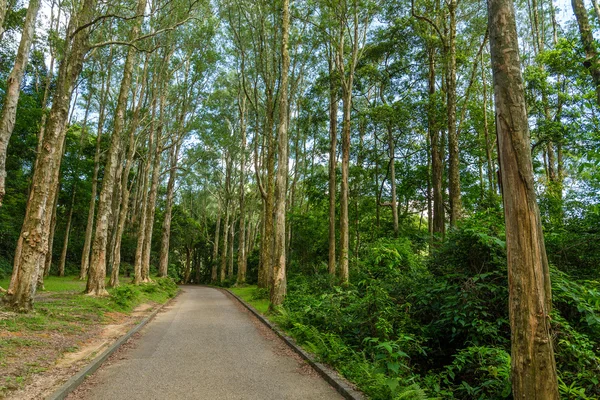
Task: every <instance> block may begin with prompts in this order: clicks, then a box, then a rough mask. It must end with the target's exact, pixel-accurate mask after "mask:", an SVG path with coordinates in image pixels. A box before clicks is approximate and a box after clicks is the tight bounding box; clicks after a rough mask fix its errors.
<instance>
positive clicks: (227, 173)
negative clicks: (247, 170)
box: [219, 152, 231, 283]
mask: <svg viewBox="0 0 600 400" xmlns="http://www.w3.org/2000/svg"><path fill="white" fill-rule="evenodd" d="M230 187H231V155H230V154H229V152H227V154H225V223H224V225H223V249H222V251H221V268H220V272H219V282H220V283H223V282H224V281H225V277H226V272H227V252H228V251H229V247H228V244H229V241H228V239H229V218H230V206H229V189H230Z"/></svg>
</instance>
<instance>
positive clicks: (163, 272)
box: [158, 141, 181, 277]
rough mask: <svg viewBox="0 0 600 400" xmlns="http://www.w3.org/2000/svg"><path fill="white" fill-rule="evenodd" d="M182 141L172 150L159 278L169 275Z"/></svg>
mask: <svg viewBox="0 0 600 400" xmlns="http://www.w3.org/2000/svg"><path fill="white" fill-rule="evenodd" d="M180 148H181V141H178V143H177V144H176V145H175V146H173V149H172V150H171V151H172V152H171V169H170V170H169V182H168V183H167V201H166V204H165V218H164V220H163V225H162V235H161V241H160V261H159V264H158V276H160V277H165V276H167V275H168V268H169V242H170V238H171V215H172V212H173V195H174V193H175V179H176V178H177V160H178V159H179V149H180Z"/></svg>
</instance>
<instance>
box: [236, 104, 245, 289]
mask: <svg viewBox="0 0 600 400" xmlns="http://www.w3.org/2000/svg"><path fill="white" fill-rule="evenodd" d="M238 102H239V105H238V107H239V112H240V136H241V139H242V147H241V154H240V237H239V240H238V259H237V262H238V271H237V282H236V283H237V284H238V285H243V284H244V283H246V265H247V264H246V202H245V193H244V191H245V179H246V178H245V172H246V171H245V169H246V97H245V96H243V95H241V94H240V96H239V99H238Z"/></svg>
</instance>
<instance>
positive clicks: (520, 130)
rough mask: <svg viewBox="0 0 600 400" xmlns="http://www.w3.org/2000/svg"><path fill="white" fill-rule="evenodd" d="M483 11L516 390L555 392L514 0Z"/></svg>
mask: <svg viewBox="0 0 600 400" xmlns="http://www.w3.org/2000/svg"><path fill="white" fill-rule="evenodd" d="M488 14H489V30H490V32H489V33H490V50H491V59H492V70H493V75H494V96H495V103H496V126H497V132H498V149H499V150H498V151H499V154H498V156H499V159H500V160H499V161H500V174H501V178H502V197H503V201H504V216H505V221H506V250H507V259H508V281H509V315H510V326H511V331H512V340H511V344H512V345H511V366H512V388H513V395H514V397H515V398H516V399H544V400H548V399H558V398H559V395H558V381H557V375H556V363H555V361H554V351H553V345H552V336H551V333H550V310H551V307H552V294H551V286H550V273H549V268H548V260H547V258H546V249H545V245H544V235H543V232H542V225H541V220H540V214H539V210H538V205H537V202H536V194H535V187H534V178H533V166H532V160H531V150H530V146H531V144H530V137H529V125H528V120H527V109H526V103H525V95H524V89H523V78H522V76H521V65H520V59H519V43H518V37H517V27H516V21H515V11H514V5H513V2H512V0H488Z"/></svg>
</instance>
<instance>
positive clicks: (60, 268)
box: [58, 188, 76, 276]
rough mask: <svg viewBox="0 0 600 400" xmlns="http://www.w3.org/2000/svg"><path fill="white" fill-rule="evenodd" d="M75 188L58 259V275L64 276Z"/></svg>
mask: <svg viewBox="0 0 600 400" xmlns="http://www.w3.org/2000/svg"><path fill="white" fill-rule="evenodd" d="M75 192H76V190H75V188H73V194H72V195H71V206H70V207H69V216H68V217H67V225H66V226H65V237H64V240H63V247H62V251H61V252H60V261H59V263H58V276H65V264H66V263H67V250H68V248H69V234H70V233H71V221H72V220H73V209H74V208H75Z"/></svg>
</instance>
